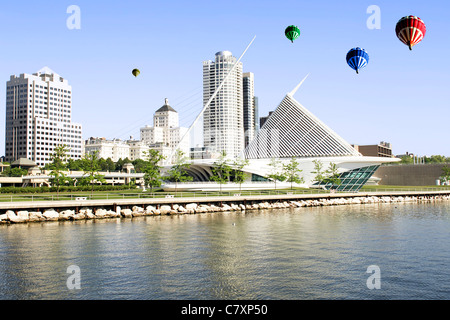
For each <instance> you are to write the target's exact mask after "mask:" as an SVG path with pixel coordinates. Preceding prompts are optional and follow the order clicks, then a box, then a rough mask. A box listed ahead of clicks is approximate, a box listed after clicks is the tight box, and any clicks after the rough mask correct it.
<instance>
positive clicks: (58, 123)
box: [5, 67, 83, 166]
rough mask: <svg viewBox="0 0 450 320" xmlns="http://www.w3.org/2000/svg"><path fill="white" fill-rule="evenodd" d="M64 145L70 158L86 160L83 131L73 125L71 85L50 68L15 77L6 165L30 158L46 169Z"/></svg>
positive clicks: (9, 95)
mask: <svg viewBox="0 0 450 320" xmlns="http://www.w3.org/2000/svg"><path fill="white" fill-rule="evenodd" d="M62 144H65V145H66V146H67V147H68V149H69V152H68V157H69V158H72V159H74V160H76V159H80V158H81V157H82V154H83V153H82V152H83V139H82V127H81V124H76V123H72V87H71V86H70V85H69V83H68V81H67V80H66V79H64V78H62V77H61V76H59V75H58V74H56V73H55V72H53V71H52V70H50V69H49V68H47V67H45V68H43V69H41V70H39V71H38V72H37V73H33V74H26V73H23V74H20V76H18V77H17V76H15V75H12V76H11V77H10V80H9V81H8V82H7V83H6V126H5V161H8V162H13V161H15V160H18V159H20V158H27V159H29V160H32V161H34V162H35V163H36V164H37V165H38V166H44V165H45V164H47V163H50V162H51V159H50V157H51V155H52V154H53V151H54V149H55V147H57V146H58V145H62Z"/></svg>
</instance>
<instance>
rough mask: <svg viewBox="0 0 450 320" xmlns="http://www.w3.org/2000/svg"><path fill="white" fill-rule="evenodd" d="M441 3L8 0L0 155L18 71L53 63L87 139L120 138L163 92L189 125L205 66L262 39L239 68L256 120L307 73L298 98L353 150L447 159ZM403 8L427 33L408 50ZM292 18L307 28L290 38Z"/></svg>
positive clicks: (1, 10) (3, 21) (445, 7)
mask: <svg viewBox="0 0 450 320" xmlns="http://www.w3.org/2000/svg"><path fill="white" fill-rule="evenodd" d="M70 5H78V6H79V8H80V9H81V29H79V30H76V29H74V30H70V29H68V28H67V26H66V20H67V19H68V18H69V17H70V15H71V14H68V13H66V10H67V7H68V6H70ZM370 5H377V6H379V7H380V10H381V29H379V30H370V29H368V28H367V26H366V21H367V19H368V18H369V16H370V14H368V13H367V12H366V10H367V8H368V7H369V6H370ZM449 9H450V3H449V2H448V1H446V0H442V1H436V0H429V1H411V0H409V1H403V0H401V1H378V0H377V1H361V0H352V1H350V0H348V1H300V0H295V1H283V0H279V1H264V0H258V1H253V0H251V1H242V0H241V1H235V0H229V1H197V0H193V1H170V2H169V1H134V0H133V1H131V0H130V1H112V0H110V1H70V2H69V1H61V0H58V1H56V0H54V1H21V2H19V3H18V2H14V1H3V2H2V4H1V5H0V32H1V34H0V47H1V50H0V75H1V77H0V79H1V81H2V82H3V83H4V84H3V85H0V101H1V111H0V123H1V124H2V126H1V129H0V154H4V134H5V132H4V123H5V103H6V101H5V87H6V81H8V80H9V77H10V75H12V74H16V75H19V74H20V73H34V72H36V71H37V70H39V69H40V68H42V67H44V66H48V67H50V68H51V69H53V70H54V71H55V72H57V73H58V74H60V75H61V76H63V77H64V78H66V79H68V81H69V83H70V84H71V85H72V89H73V121H74V122H78V123H81V124H82V125H83V138H84V139H87V138H89V137H91V136H94V137H97V136H99V137H106V138H108V139H111V138H122V139H127V138H128V137H129V136H131V135H132V136H134V137H139V128H140V127H142V126H144V125H146V124H149V125H152V117H153V113H154V112H155V111H156V109H158V108H159V107H160V106H161V105H163V103H164V98H168V99H169V102H170V104H171V105H172V106H173V107H174V108H175V109H176V110H177V111H178V112H179V114H180V122H181V125H183V126H189V125H190V124H191V122H192V121H193V120H194V118H195V116H196V115H197V114H198V112H200V110H201V108H202V61H204V60H212V59H214V54H215V53H216V52H217V51H221V50H229V51H231V52H232V53H233V54H234V55H235V56H236V57H238V56H240V54H241V53H242V51H243V50H244V49H245V47H246V46H247V44H248V43H249V42H250V40H251V39H252V38H253V36H255V35H256V39H255V41H254V43H253V44H252V46H251V47H250V49H249V50H248V51H247V53H246V55H245V56H244V58H243V60H242V62H243V65H244V72H248V71H251V72H253V73H254V74H255V94H256V95H257V96H258V97H259V107H260V116H264V115H266V114H267V113H268V112H269V111H271V110H273V109H274V108H275V107H276V106H277V105H278V104H279V102H280V101H281V99H282V98H283V97H284V95H285V94H286V92H288V91H290V90H292V89H293V88H294V87H295V86H296V84H297V83H298V82H299V81H300V80H301V79H302V78H303V77H304V76H306V74H308V73H310V76H309V78H308V79H307V80H306V81H305V83H304V84H303V86H302V87H301V89H300V90H299V91H298V92H297V94H296V96H295V98H296V99H297V100H298V101H299V102H300V103H302V104H303V105H304V106H305V107H306V108H308V109H309V110H310V111H311V112H313V113H314V114H315V115H316V116H318V117H319V118H320V119H321V120H322V121H323V122H325V123H326V124H327V125H328V126H330V127H331V128H332V129H333V130H334V131H336V132H337V133H338V134H339V135H341V136H342V137H343V138H344V139H345V140H347V141H348V142H350V143H354V144H374V143H378V142H379V141H388V142H391V143H392V145H393V149H394V153H395V154H401V153H405V152H406V151H408V152H412V153H415V154H418V155H433V154H442V155H446V156H450V143H447V137H448V136H449V124H448V121H447V119H449V118H450V108H449V107H450V86H449V85H450V66H449V63H448V61H449V60H448V58H447V54H448V53H449V52H450V50H449V49H450V42H449V41H448V40H449V33H448V23H449V22H448V12H449ZM411 14H412V15H416V16H419V17H420V18H422V19H423V20H424V21H425V23H426V25H427V34H426V36H425V39H424V40H423V41H422V42H421V43H420V44H418V45H417V46H415V47H414V48H413V51H409V49H408V47H407V46H405V45H404V44H402V43H401V42H400V41H399V40H398V39H397V37H396V35H395V25H396V23H397V21H398V20H399V19H400V18H401V17H403V16H406V15H411ZM291 24H295V25H297V26H298V27H299V28H300V29H301V36H300V38H299V39H297V40H296V41H295V42H294V43H293V44H292V43H291V42H290V41H288V40H287V39H286V38H285V36H284V29H285V28H286V26H288V25H291ZM357 46H359V47H362V48H365V49H366V50H367V51H368V53H369V55H370V62H369V65H368V66H367V67H366V68H365V69H363V70H362V71H361V72H360V74H359V75H356V73H355V72H354V71H353V70H352V69H350V68H349V67H348V66H347V64H346V62H345V55H346V53H347V51H348V50H349V49H351V48H353V47H357ZM135 67H137V68H139V69H140V70H141V75H140V76H139V77H137V78H134V77H133V76H132V75H131V70H132V69H133V68H135Z"/></svg>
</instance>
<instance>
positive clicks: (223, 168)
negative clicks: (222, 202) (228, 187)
mask: <svg viewBox="0 0 450 320" xmlns="http://www.w3.org/2000/svg"><path fill="white" fill-rule="evenodd" d="M231 170H232V168H231V165H230V164H229V161H228V159H227V153H226V152H225V151H222V153H221V154H220V157H219V159H218V160H217V161H215V162H214V165H213V167H212V168H211V171H212V175H211V178H210V179H211V180H212V181H215V182H217V183H219V188H220V189H219V190H220V192H221V193H222V185H223V184H225V183H227V182H228V181H230V174H231Z"/></svg>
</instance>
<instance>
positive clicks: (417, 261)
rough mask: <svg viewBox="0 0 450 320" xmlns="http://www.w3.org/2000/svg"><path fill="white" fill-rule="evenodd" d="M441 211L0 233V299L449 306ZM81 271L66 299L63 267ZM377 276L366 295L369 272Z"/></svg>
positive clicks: (35, 226)
mask: <svg viewBox="0 0 450 320" xmlns="http://www.w3.org/2000/svg"><path fill="white" fill-rule="evenodd" d="M449 208H450V206H449V204H446V203H442V204H399V205H395V204H374V205H354V206H335V207H317V208H297V209H290V210H288V209H286V210H280V209H278V210H267V211H255V212H249V213H235V212H233V213H213V214H197V215H179V216H159V217H140V218H134V219H132V220H120V219H119V220H115V219H114V220H110V219H109V220H98V221H92V220H89V221H82V222H79V221H77V222H47V223H32V224H27V225H2V226H0V298H1V299H449V298H450V284H449V281H448V279H450V271H449V268H448V266H449V265H450V251H449V250H448V248H447V247H448V240H449V231H450V228H449V225H450V223H449V222H450V215H449ZM70 265H77V266H79V267H80V270H81V289H80V290H69V289H68V288H67V285H66V281H67V279H68V277H69V276H70V274H68V273H67V268H68V267H69V266H70ZM370 265H377V266H379V267H380V270H381V289H379V290H376V289H374V290H369V289H368V288H367V286H366V280H367V278H368V277H369V276H370V274H368V273H366V270H367V267H368V266H370Z"/></svg>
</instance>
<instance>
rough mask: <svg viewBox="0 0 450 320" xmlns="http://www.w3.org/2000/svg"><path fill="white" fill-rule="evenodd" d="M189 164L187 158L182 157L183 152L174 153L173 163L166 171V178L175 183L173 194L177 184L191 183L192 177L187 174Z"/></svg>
mask: <svg viewBox="0 0 450 320" xmlns="http://www.w3.org/2000/svg"><path fill="white" fill-rule="evenodd" d="M189 167H190V164H189V163H188V158H187V157H186V156H185V155H184V152H183V151H181V150H177V151H176V153H175V161H174V164H173V166H172V168H170V170H169V171H168V178H169V180H170V181H173V182H175V194H176V193H177V188H178V183H179V182H187V181H192V177H191V176H190V175H189V174H188V172H187V170H188V169H189Z"/></svg>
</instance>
